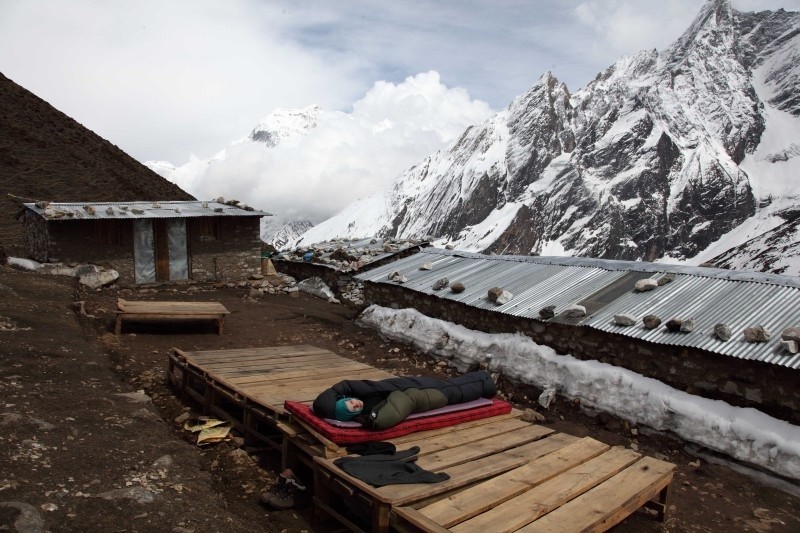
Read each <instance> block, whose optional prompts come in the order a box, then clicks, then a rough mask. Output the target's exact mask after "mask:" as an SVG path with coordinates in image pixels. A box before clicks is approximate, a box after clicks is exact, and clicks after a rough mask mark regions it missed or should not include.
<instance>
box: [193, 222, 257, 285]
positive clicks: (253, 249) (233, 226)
mask: <svg viewBox="0 0 800 533" xmlns="http://www.w3.org/2000/svg"><path fill="white" fill-rule="evenodd" d="M190 222H196V221H190ZM218 224H219V226H218V231H219V235H218V238H214V237H211V236H209V235H206V234H204V233H202V232H201V231H199V230H198V226H199V224H192V223H190V225H189V228H188V231H189V250H190V253H191V257H192V264H191V271H192V279H194V280H197V281H232V280H240V279H247V278H248V277H250V276H252V275H254V274H259V273H260V272H261V238H260V236H259V235H260V226H259V218H258V217H219V218H218Z"/></svg>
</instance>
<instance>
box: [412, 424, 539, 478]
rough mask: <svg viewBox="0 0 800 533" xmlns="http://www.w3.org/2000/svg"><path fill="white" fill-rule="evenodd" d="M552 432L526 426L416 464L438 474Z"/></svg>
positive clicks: (425, 456)
mask: <svg viewBox="0 0 800 533" xmlns="http://www.w3.org/2000/svg"><path fill="white" fill-rule="evenodd" d="M552 432H553V430H552V429H549V428H545V427H542V426H532V425H528V426H527V427H522V428H519V429H517V430H514V431H509V432H507V433H504V434H502V435H498V436H495V437H492V438H486V439H481V440H478V441H477V442H470V443H460V445H459V446H456V447H452V448H449V449H447V450H442V451H440V452H437V453H431V454H427V455H423V456H420V458H419V459H418V460H417V464H418V465H419V466H421V467H422V468H424V469H425V470H431V471H433V472H439V471H441V470H444V469H445V468H448V467H452V466H456V465H459V464H461V463H466V462H468V461H475V460H476V459H480V458H481V457H486V456H487V455H492V454H494V453H497V452H500V451H503V450H508V449H510V448H516V447H517V446H522V445H523V444H527V443H529V442H533V441H535V440H538V439H541V438H542V437H545V436H546V435H549V434H550V433H552Z"/></svg>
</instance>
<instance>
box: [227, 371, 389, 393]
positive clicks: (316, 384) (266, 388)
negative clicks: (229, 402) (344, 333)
mask: <svg viewBox="0 0 800 533" xmlns="http://www.w3.org/2000/svg"><path fill="white" fill-rule="evenodd" d="M356 376H357V377H354V378H353V379H362V378H363V379H384V378H385V377H387V376H391V374H388V373H386V372H383V371H382V370H372V371H369V372H366V371H362V372H361V373H359V374H356ZM340 381H341V378H340V376H325V375H319V373H318V374H317V376H307V377H306V378H305V379H303V378H296V379H286V380H270V381H267V382H264V383H247V384H246V385H244V386H242V390H247V391H248V393H249V394H261V393H263V392H268V393H277V394H282V393H283V392H284V391H294V392H295V393H299V392H303V393H307V392H310V393H316V394H315V397H316V395H318V394H319V393H321V392H322V391H324V390H325V389H329V388H330V387H331V386H332V385H335V384H337V383H339V382H340ZM287 399H288V397H287Z"/></svg>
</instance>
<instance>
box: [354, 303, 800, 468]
mask: <svg viewBox="0 0 800 533" xmlns="http://www.w3.org/2000/svg"><path fill="white" fill-rule="evenodd" d="M359 323H360V324H361V325H363V326H367V327H371V328H374V329H376V330H379V331H380V332H381V334H382V335H384V336H386V337H388V338H390V339H392V340H395V341H400V342H404V343H407V344H412V345H414V346H415V347H417V348H418V349H420V350H422V351H424V352H428V353H432V354H435V355H437V356H440V357H442V358H444V359H447V360H449V362H450V364H451V365H453V366H455V367H456V368H458V369H459V370H460V371H462V372H463V371H466V370H467V369H468V368H469V367H470V366H471V365H472V364H474V363H476V362H478V363H481V362H488V363H489V369H490V371H492V372H502V373H503V374H504V375H506V376H510V377H512V378H515V379H518V380H520V381H522V382H524V383H528V384H530V385H534V386H536V387H538V388H541V389H546V388H550V387H554V388H556V390H557V391H558V394H559V395H560V396H562V397H565V398H568V399H575V398H577V399H580V402H581V405H583V406H586V407H589V408H592V409H597V410H601V411H606V412H608V413H611V414H614V415H615V416H618V417H620V418H623V419H625V420H627V421H629V422H631V423H632V424H637V425H644V426H648V427H651V428H653V429H656V430H658V431H669V432H672V433H674V434H676V435H678V436H679V437H681V438H683V439H684V440H687V441H689V442H693V443H696V444H699V445H702V446H705V447H708V448H710V449H712V450H715V451H717V452H720V453H723V454H726V455H728V456H730V457H733V458H734V459H737V460H739V461H743V462H746V463H750V464H753V465H757V466H759V467H762V468H765V469H767V470H770V471H772V472H775V473H777V474H780V475H782V476H786V477H789V478H792V479H795V480H800V427H798V426H794V425H792V424H789V423H788V422H784V421H782V420H778V419H775V418H773V417H770V416H768V415H766V414H764V413H762V412H760V411H758V410H756V409H749V408H741V407H734V406H732V405H730V404H728V403H725V402H722V401H719V400H709V399H706V398H701V397H699V396H693V395H691V394H687V393H685V392H683V391H679V390H677V389H674V388H672V387H669V386H667V385H665V384H664V383H662V382H660V381H657V380H654V379H651V378H647V377H644V376H642V375H640V374H637V373H635V372H631V371H630V370H626V369H623V368H619V367H615V366H612V365H608V364H605V363H600V362H599V361H581V360H579V359H576V358H574V357H572V356H570V355H558V354H557V353H556V352H555V351H554V350H553V349H552V348H549V347H547V346H541V345H539V344H536V343H535V342H533V341H532V340H531V339H530V338H529V337H526V336H525V335H522V334H519V333H517V334H511V333H495V334H489V333H484V332H480V331H475V330H471V329H468V328H465V327H463V326H460V325H457V324H453V323H451V322H445V321H443V320H438V319H434V318H430V317H428V316H425V315H423V314H422V313H420V312H419V311H417V310H415V309H400V310H394V309H388V308H385V307H380V306H376V305H373V306H370V307H369V308H367V309H366V310H365V311H364V312H363V313H362V314H361V316H360V317H359Z"/></svg>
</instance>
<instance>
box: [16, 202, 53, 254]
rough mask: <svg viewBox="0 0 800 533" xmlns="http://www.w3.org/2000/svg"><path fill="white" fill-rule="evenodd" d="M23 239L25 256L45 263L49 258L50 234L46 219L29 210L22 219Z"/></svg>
mask: <svg viewBox="0 0 800 533" xmlns="http://www.w3.org/2000/svg"><path fill="white" fill-rule="evenodd" d="M22 225H23V232H22V239H23V241H24V242H25V254H26V255H27V257H29V258H30V259H33V260H35V261H39V262H40V263H44V262H46V261H47V258H48V247H49V245H50V233H49V232H48V231H47V223H46V222H45V221H44V219H43V218H42V217H40V216H37V215H36V214H34V213H32V212H31V211H29V210H27V209H26V210H25V214H24V215H23V217H22Z"/></svg>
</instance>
